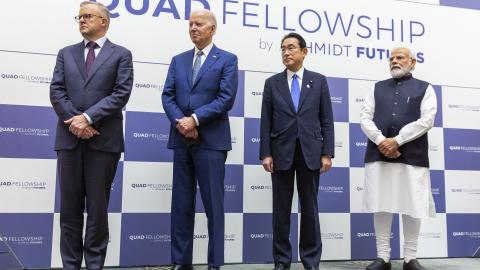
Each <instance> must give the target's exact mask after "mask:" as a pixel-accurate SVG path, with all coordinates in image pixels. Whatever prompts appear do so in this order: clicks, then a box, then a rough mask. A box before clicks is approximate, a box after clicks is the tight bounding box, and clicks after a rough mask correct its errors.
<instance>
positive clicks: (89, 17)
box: [74, 13, 105, 23]
mask: <svg viewBox="0 0 480 270" xmlns="http://www.w3.org/2000/svg"><path fill="white" fill-rule="evenodd" d="M93 17H98V18H101V19H105V18H104V17H102V16H98V15H95V14H90V13H86V14H81V15H77V16H75V17H74V19H75V21H76V22H77V23H79V22H80V20H81V19H82V18H83V20H85V21H90V20H91V19H92V18H93Z"/></svg>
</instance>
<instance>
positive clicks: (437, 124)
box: [432, 85, 443, 127]
mask: <svg viewBox="0 0 480 270" xmlns="http://www.w3.org/2000/svg"><path fill="white" fill-rule="evenodd" d="M432 86H433V90H435V95H436V96H437V113H436V114H435V120H434V122H433V126H434V127H442V126H443V117H442V111H443V109H442V87H441V86H439V85H432Z"/></svg>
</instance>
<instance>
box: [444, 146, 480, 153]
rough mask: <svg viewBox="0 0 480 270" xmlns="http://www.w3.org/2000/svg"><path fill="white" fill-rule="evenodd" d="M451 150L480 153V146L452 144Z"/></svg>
mask: <svg viewBox="0 0 480 270" xmlns="http://www.w3.org/2000/svg"><path fill="white" fill-rule="evenodd" d="M448 148H449V149H450V151H462V152H466V153H477V154H478V153H480V146H465V145H450V146H449V147H448Z"/></svg>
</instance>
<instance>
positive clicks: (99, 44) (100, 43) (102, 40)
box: [83, 36, 107, 48]
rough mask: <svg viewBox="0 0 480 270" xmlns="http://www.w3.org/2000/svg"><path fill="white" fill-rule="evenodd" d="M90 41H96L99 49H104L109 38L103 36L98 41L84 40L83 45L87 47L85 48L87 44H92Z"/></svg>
mask: <svg viewBox="0 0 480 270" xmlns="http://www.w3.org/2000/svg"><path fill="white" fill-rule="evenodd" d="M90 41H94V42H95V43H97V45H98V47H100V48H103V45H104V44H105V42H107V37H106V36H103V37H101V38H99V39H97V40H88V39H84V40H83V45H85V47H86V46H87V43H88V42H90Z"/></svg>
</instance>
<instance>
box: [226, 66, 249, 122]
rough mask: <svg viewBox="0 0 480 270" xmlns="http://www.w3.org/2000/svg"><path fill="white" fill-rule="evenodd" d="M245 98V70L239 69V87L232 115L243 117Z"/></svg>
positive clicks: (230, 113)
mask: <svg viewBox="0 0 480 270" xmlns="http://www.w3.org/2000/svg"><path fill="white" fill-rule="evenodd" d="M244 100H245V71H243V70H239V71H238V88H237V95H236V97H235V103H234V104H233V107H232V109H231V110H230V112H229V115H230V116H236V117H243V113H244V103H245V102H244Z"/></svg>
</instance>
